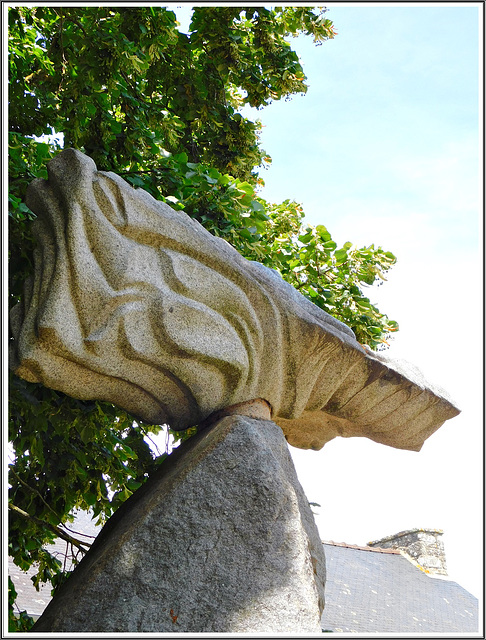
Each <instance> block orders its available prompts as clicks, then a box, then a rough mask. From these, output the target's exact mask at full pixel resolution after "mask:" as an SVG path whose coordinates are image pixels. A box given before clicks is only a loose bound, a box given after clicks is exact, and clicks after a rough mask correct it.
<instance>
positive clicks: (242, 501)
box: [32, 416, 325, 633]
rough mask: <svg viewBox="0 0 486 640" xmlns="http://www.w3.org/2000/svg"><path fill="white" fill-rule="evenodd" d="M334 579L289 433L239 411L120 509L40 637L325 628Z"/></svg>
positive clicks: (39, 627)
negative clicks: (328, 586)
mask: <svg viewBox="0 0 486 640" xmlns="http://www.w3.org/2000/svg"><path fill="white" fill-rule="evenodd" d="M324 581H325V560H324V551H323V546H322V544H321V541H320V538H319V533H318V530H317V527H316V525H315V522H314V518H313V515H312V512H311V510H310V507H309V505H308V502H307V499H306V497H305V495H304V493H303V490H302V488H301V486H300V484H299V482H298V479H297V476H296V473H295V469H294V467H293V463H292V460H291V458H290V454H289V451H288V447H287V443H286V441H285V438H284V435H283V433H282V431H281V429H280V428H279V427H278V426H277V425H275V424H274V423H273V422H271V421H267V420H255V419H250V418H247V417H243V416H229V417H226V418H224V419H222V420H221V421H219V422H217V423H216V424H215V425H213V426H212V427H210V428H209V429H207V430H206V431H204V432H202V433H200V434H198V435H197V436H195V437H193V438H192V439H190V440H189V441H187V442H186V443H185V444H184V445H183V446H181V448H180V449H178V450H176V451H175V452H174V454H172V456H170V457H169V458H168V459H167V460H166V461H165V462H164V464H163V465H162V467H161V468H160V469H159V471H158V472H157V474H155V475H154V476H153V477H152V478H151V479H150V480H149V481H148V482H147V484H146V485H144V486H143V487H142V488H141V489H139V490H138V491H137V492H136V493H135V494H133V496H132V497H131V498H130V499H129V500H128V501H127V502H126V503H125V504H124V505H123V506H122V507H121V508H120V509H119V510H118V511H117V512H116V514H115V515H114V516H113V517H112V518H111V519H110V520H109V521H108V523H107V524H106V526H105V527H104V529H103V530H102V532H101V533H100V535H99V536H98V538H97V540H96V541H95V543H94V545H93V547H92V548H91V550H90V551H89V553H88V554H87V555H86V557H85V558H84V559H83V561H82V562H81V563H80V565H79V566H78V567H77V569H76V570H75V572H74V573H73V575H72V576H71V577H70V579H69V580H68V581H67V583H66V584H65V585H63V587H61V589H60V591H59V592H58V593H57V595H56V596H55V597H54V599H53V600H52V602H51V603H50V604H49V606H48V607H47V609H46V611H45V612H44V614H43V615H42V617H41V618H40V619H39V620H38V622H37V623H36V625H35V626H34V627H33V629H32V631H34V632H39V631H40V632H45V631H50V632H56V631H57V632H227V633H234V632H246V633H248V632H250V633H251V632H277V633H283V632H287V633H289V632H292V633H299V632H300V633H319V632H320V626H319V620H320V616H321V613H322V609H323V606H324Z"/></svg>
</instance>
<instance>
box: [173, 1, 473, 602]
mask: <svg viewBox="0 0 486 640" xmlns="http://www.w3.org/2000/svg"><path fill="white" fill-rule="evenodd" d="M223 4H224V3H223ZM174 6H175V5H174ZM327 7H328V9H329V11H328V14H327V17H328V18H329V19H331V20H332V21H333V23H334V27H335V29H336V30H337V32H338V35H337V37H336V38H335V39H334V40H332V41H328V42H326V43H324V44H323V45H322V46H318V47H316V46H315V45H314V44H313V43H312V40H311V39H310V38H306V37H299V38H297V39H292V40H291V42H292V45H293V46H294V48H295V50H296V51H297V53H298V54H299V56H300V57H301V61H302V64H303V67H304V71H305V73H306V75H307V77H308V84H309V85H310V87H309V90H308V92H307V94H306V95H305V96H303V97H301V96H295V97H293V98H292V99H291V100H290V101H285V102H284V101H281V102H276V103H273V104H271V105H270V106H268V107H266V108H265V109H263V110H261V111H255V110H247V111H246V110H245V114H246V115H247V116H248V117H251V118H252V119H256V118H259V119H260V120H261V121H262V123H263V125H264V128H263V131H262V138H261V139H262V146H263V147H264V148H265V149H266V151H267V152H268V153H269V154H270V156H271V157H272V159H273V163H272V165H271V167H270V168H269V169H268V170H266V171H264V172H263V174H262V177H263V178H264V180H265V183H266V185H265V188H264V190H263V192H262V195H263V197H265V198H266V199H267V200H270V201H274V202H282V201H283V200H285V199H286V198H290V199H294V200H296V201H297V202H300V203H301V204H303V207H304V211H305V212H306V221H307V223H309V224H312V225H314V226H315V225H317V224H324V225H325V226H326V227H327V228H328V230H329V231H330V233H331V234H332V236H333V238H334V240H335V241H336V242H337V243H338V244H343V243H344V242H346V241H348V240H349V241H350V242H353V243H354V244H356V245H359V246H369V245H370V244H375V246H382V247H383V248H384V249H385V250H388V251H392V252H393V253H395V255H396V256H397V258H398V263H397V265H396V266H395V267H394V268H393V270H392V271H391V272H390V274H389V278H388V282H386V283H384V284H383V285H382V286H381V287H379V288H378V287H373V288H371V289H368V290H367V293H368V295H369V297H370V299H371V300H372V302H375V303H377V304H378V306H379V308H380V310H381V311H383V312H385V313H387V314H388V316H389V317H390V318H392V319H394V320H397V321H398V322H399V323H400V331H399V333H398V334H396V336H395V338H394V340H393V341H392V342H391V346H390V349H389V351H388V354H389V355H390V356H393V357H396V358H404V359H407V360H409V361H410V362H412V363H413V364H414V365H416V366H418V367H419V368H420V369H421V370H422V372H423V373H424V374H425V376H426V377H427V378H428V379H429V380H430V382H432V383H434V384H437V385H440V386H442V387H443V388H444V389H446V390H447V392H448V393H449V394H450V396H452V398H453V399H454V400H455V401H456V403H457V404H458V406H459V407H460V408H461V410H462V413H461V415H460V416H458V417H457V418H454V419H453V420H450V421H448V422H446V423H445V424H444V425H443V426H442V427H441V428H440V429H439V430H438V431H437V432H436V433H435V434H433V435H432V436H431V437H430V438H429V439H428V440H427V441H426V443H425V445H424V447H423V448H422V450H421V451H420V452H419V453H416V452H408V451H399V450H396V449H392V448H390V447H386V446H383V445H378V444H376V443H374V442H371V441H369V440H367V439H365V438H351V439H342V438H336V439H335V440H333V441H331V442H330V443H328V444H326V445H325V447H324V448H323V449H322V450H321V451H319V452H314V451H303V450H300V449H295V448H293V447H291V448H290V449H291V453H292V457H293V459H294V463H295V466H296V470H297V474H298V476H299V479H300V481H301V483H302V485H303V488H304V490H305V492H306V494H307V497H308V499H309V500H310V501H312V502H317V503H319V504H320V505H321V506H320V508H318V509H317V510H316V511H317V515H316V522H317V525H318V527H319V531H320V534H321V538H322V539H324V540H334V541H340V542H348V543H355V544H366V543H367V542H369V541H371V540H375V539H378V538H381V537H384V536H387V535H391V534H393V533H397V532H399V531H403V530H406V529H411V528H415V527H418V528H427V527H429V528H432V529H443V530H444V532H445V533H444V544H445V550H446V555H447V563H448V570H449V575H450V577H451V579H453V580H455V581H457V582H458V583H459V584H461V585H462V586H463V587H465V588H466V589H468V590H469V591H470V592H471V593H473V594H474V595H476V596H477V597H481V594H482V569H483V556H482V553H483V505H484V497H483V493H482V486H483V482H482V471H483V456H482V451H483V442H482V398H483V375H482V354H483V345H482V327H483V314H482V292H483V283H482V279H481V273H482V242H481V238H482V202H481V195H480V193H481V192H480V190H481V187H482V175H483V174H482V167H481V160H480V159H481V158H482V149H481V147H480V143H481V140H482V132H481V131H480V130H479V122H480V116H481V114H482V105H480V104H479V96H480V95H481V92H480V90H479V89H480V77H482V70H481V69H480V68H479V26H480V24H482V14H480V12H481V11H482V8H481V5H480V3H478V2H476V3H449V4H436V3H431V2H429V3H415V4H412V3H387V5H386V6H384V5H383V4H380V5H378V6H376V5H375V6H372V5H371V4H366V3H355V4H352V3H332V2H331V3H329V4H327ZM177 14H178V16H179V17H180V20H181V21H182V22H184V20H185V16H187V14H188V5H187V4H186V5H185V6H184V9H182V10H181V9H179V10H177ZM183 26H184V24H183ZM182 30H184V29H182Z"/></svg>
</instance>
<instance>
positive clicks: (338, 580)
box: [8, 512, 478, 634]
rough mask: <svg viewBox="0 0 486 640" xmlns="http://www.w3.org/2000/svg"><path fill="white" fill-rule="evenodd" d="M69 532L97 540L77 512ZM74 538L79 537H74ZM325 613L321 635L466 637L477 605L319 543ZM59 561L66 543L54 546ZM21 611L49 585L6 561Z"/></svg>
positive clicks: (432, 581)
mask: <svg viewBox="0 0 486 640" xmlns="http://www.w3.org/2000/svg"><path fill="white" fill-rule="evenodd" d="M69 526H70V528H72V529H74V530H76V531H77V532H83V533H84V534H90V535H96V534H97V532H98V531H99V529H98V530H97V528H96V527H95V525H94V521H93V520H91V519H90V516H89V515H88V514H86V513H83V512H80V513H79V514H78V515H77V518H76V522H75V523H74V524H73V525H69ZM78 536H79V533H78ZM324 550H325V554H326V569H327V580H326V596H325V597H326V607H325V609H324V613H323V615H322V618H321V626H322V629H323V631H334V632H340V631H341V632H345V633H386V632H391V633H413V634H417V633H418V634H422V633H467V632H477V631H478V600H477V598H475V597H474V596H473V595H471V594H470V593H468V592H467V591H466V590H465V589H463V588H462V587H461V586H459V585H458V584H457V583H455V582H452V581H450V580H446V579H444V578H443V577H437V578H434V577H431V576H430V575H427V574H425V573H424V572H423V571H421V570H420V569H419V568H418V567H416V566H415V565H414V564H412V562H411V561H410V560H408V559H407V558H406V557H405V556H404V555H403V554H402V553H401V552H400V551H398V550H396V549H380V548H376V547H360V546H357V545H350V544H346V543H336V542H324ZM54 551H55V552H56V553H57V555H58V557H59V558H60V559H62V558H63V557H64V554H66V543H65V542H63V541H61V540H59V541H57V542H56V545H55V547H54ZM8 569H9V574H10V575H11V577H12V579H13V581H14V584H15V587H16V590H17V594H18V597H17V604H18V606H19V609H20V611H23V610H26V611H27V612H28V613H29V615H31V616H32V617H34V618H37V617H38V616H40V615H41V614H42V612H43V611H44V609H45V607H46V606H47V604H48V602H49V601H50V600H51V594H50V589H51V588H50V585H48V586H44V587H43V588H42V589H41V590H40V591H39V592H38V591H36V590H35V588H34V586H33V584H32V581H31V580H30V577H29V576H30V575H33V574H34V573H35V572H34V571H31V572H30V573H29V574H26V573H24V572H23V571H21V570H20V569H19V568H18V567H16V566H15V565H14V564H13V562H12V561H11V560H10V559H9V563H8Z"/></svg>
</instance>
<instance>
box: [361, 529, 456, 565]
mask: <svg viewBox="0 0 486 640" xmlns="http://www.w3.org/2000/svg"><path fill="white" fill-rule="evenodd" d="M443 534H444V532H443V531H442V530H441V529H408V530H407V531H400V533H396V534H395V535H392V536H387V537H386V538H381V539H380V540H374V541H373V542H369V543H368V545H369V546H370V547H380V548H382V549H400V550H401V551H404V552H405V553H406V554H407V556H408V557H409V558H410V559H411V560H412V561H413V562H416V563H417V564H418V565H419V566H420V567H422V569H425V571H426V572H427V573H432V574H436V575H442V576H446V575H447V565H446V557H445V551H444V542H443V541H442V536H443Z"/></svg>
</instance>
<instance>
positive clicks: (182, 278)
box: [11, 149, 458, 450]
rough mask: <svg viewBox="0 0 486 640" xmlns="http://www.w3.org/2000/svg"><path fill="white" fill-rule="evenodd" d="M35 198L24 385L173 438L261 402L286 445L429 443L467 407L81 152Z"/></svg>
mask: <svg viewBox="0 0 486 640" xmlns="http://www.w3.org/2000/svg"><path fill="white" fill-rule="evenodd" d="M48 175H49V178H48V180H47V181H45V180H35V181H34V182H33V183H32V184H31V185H30V187H29V190H28V194H27V199H26V202H27V204H28V206H29V207H30V208H31V209H32V211H34V213H36V214H37V216H38V219H37V220H36V222H35V223H34V224H35V234H36V236H37V238H38V246H37V248H36V253H35V256H34V257H35V274H34V277H33V280H32V281H31V282H27V283H26V287H25V295H24V299H23V302H22V303H21V305H18V306H17V307H15V308H14V310H13V311H12V314H11V325H12V333H13V335H14V338H15V340H14V344H13V346H12V349H11V366H12V368H13V369H14V371H15V372H16V373H17V374H18V375H19V376H22V377H24V378H25V379H26V380H30V381H34V382H42V383H43V384H45V385H46V386H49V387H52V388H54V389H58V390H60V391H63V392H65V393H67V394H69V395H72V396H74V397H77V398H81V399H93V398H96V399H99V400H105V401H109V402H113V403H114V404H117V405H119V406H121V407H123V408H124V409H126V410H128V411H130V412H132V413H133V414H135V415H137V416H139V417H141V418H143V419H144V420H146V421H148V422H152V423H158V424H161V423H164V422H170V424H171V426H172V428H174V429H186V428H188V427H189V426H192V425H194V424H198V423H199V422H201V421H203V420H204V419H205V418H207V417H208V416H209V415H210V414H211V413H213V412H215V411H218V410H220V409H223V408H224V407H226V406H228V405H233V404H237V403H240V402H245V401H248V400H253V399H255V398H262V399H264V400H266V401H267V402H268V403H269V404H270V405H271V407H272V412H273V413H272V416H273V420H274V421H275V422H276V423H277V424H279V425H280V426H281V428H282V429H283V430H284V433H285V434H286V437H287V439H288V441H289V442H290V443H291V444H293V445H295V446H298V447H302V448H314V449H319V448H321V447H322V446H323V445H324V444H325V443H326V442H327V441H328V440H330V439H332V438H334V437H335V436H337V435H341V436H345V437H347V436H366V437H368V438H371V439H372V440H376V441H377V442H382V443H384V444H388V445H390V446H394V447H399V448H406V449H412V450H419V449H420V447H421V446H422V444H423V442H424V440H425V439H426V438H427V437H428V436H429V435H430V434H431V433H433V432H434V431H435V430H436V429H438V428H439V427H440V425H441V424H442V423H443V422H444V421H445V420H447V419H448V418H451V417H453V416H455V415H457V413H458V410H457V409H456V408H455V407H454V405H453V404H452V403H451V401H450V400H448V399H447V397H446V396H445V394H444V393H443V392H442V391H441V390H438V389H434V388H432V387H431V386H430V385H428V384H427V383H425V381H424V380H423V378H422V376H421V375H420V373H419V372H417V371H415V370H412V369H410V367H409V366H408V365H403V364H400V363H394V362H391V361H388V360H387V359H386V358H385V357H383V356H382V355H380V354H375V353H371V352H368V351H365V350H364V349H363V348H362V347H361V346H360V345H359V344H358V343H357V341H356V339H355V338H354V335H353V333H352V331H351V330H350V329H349V328H348V327H346V326H345V325H343V324H342V323H340V322H339V321H337V320H336V319H334V318H332V317H331V316H329V315H328V314H326V313H325V312H323V311H322V310H321V309H319V308H318V307H316V306H315V305H313V304H312V303H311V302H309V301H308V300H307V299H305V298H304V297H303V296H301V295H300V294H299V293H298V292H297V291H296V290H295V289H293V288H292V287H291V286H290V285H289V284H287V283H286V282H284V281H283V280H282V278H281V277H280V276H279V275H278V274H277V273H276V272H273V271H272V270H270V269H267V268H266V267H264V266H263V265H260V264H258V263H254V262H251V261H248V260H246V259H244V258H243V257H242V256H240V255H239V254H238V252H237V251H235V250H234V249H233V248H232V247H231V246H230V245H229V244H228V243H226V242H225V241H224V240H221V239H220V238H216V237H214V236H212V235H211V234H209V233H208V232H207V231H206V230H205V229H204V228H203V227H202V226H201V225H200V224H199V223H198V222H196V221H195V220H192V219H191V218H189V217H188V216H187V215H186V214H185V213H183V212H179V211H174V210H173V209H171V208H170V207H169V206H167V205H165V204H164V203H161V202H158V201H156V200H154V199H153V198H152V197H151V196H150V195H149V194H147V193H146V192H144V191H142V190H136V189H133V188H132V187H131V186H130V185H128V184H127V183H126V182H125V181H123V180H122V179H121V178H120V177H118V176H117V175H115V174H113V173H109V172H103V171H97V170H96V166H95V164H94V162H93V161H92V160H91V159H90V158H88V157H87V156H85V155H83V154H82V153H80V152H78V151H76V150H74V149H67V150H65V151H63V152H62V153H60V154H59V155H58V156H57V157H56V158H55V159H54V160H52V161H51V162H50V163H49V165H48Z"/></svg>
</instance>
